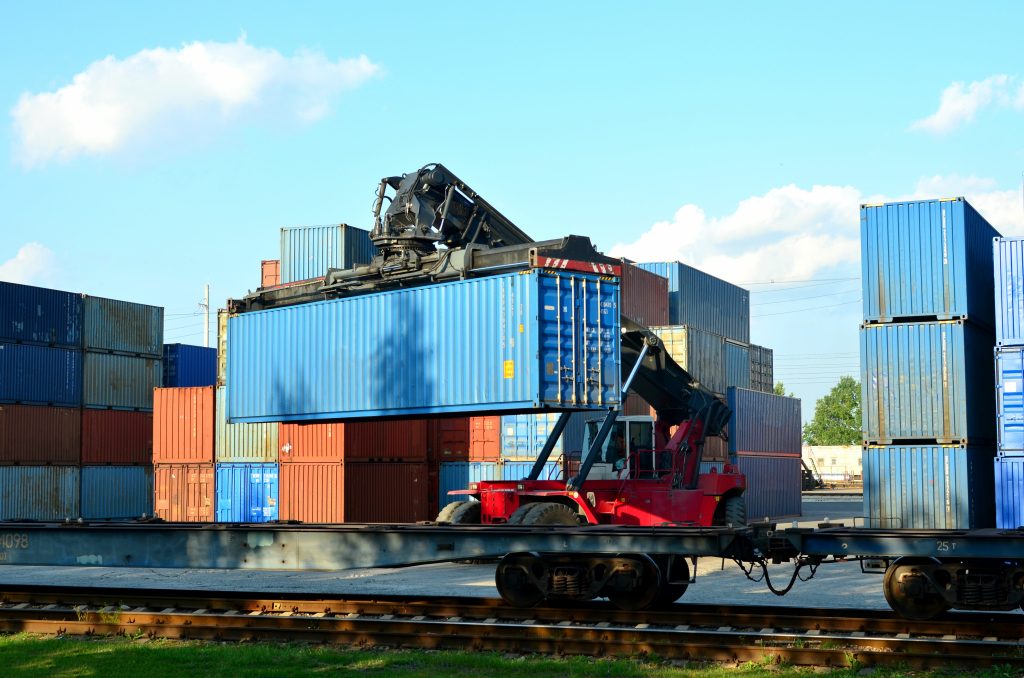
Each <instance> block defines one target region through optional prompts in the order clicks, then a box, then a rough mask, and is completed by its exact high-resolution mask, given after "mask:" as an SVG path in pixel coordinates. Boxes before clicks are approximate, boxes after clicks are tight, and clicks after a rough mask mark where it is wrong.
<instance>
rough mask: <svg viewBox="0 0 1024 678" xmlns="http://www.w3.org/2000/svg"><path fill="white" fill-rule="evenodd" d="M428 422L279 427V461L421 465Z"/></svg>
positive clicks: (312, 424) (405, 420)
mask: <svg viewBox="0 0 1024 678" xmlns="http://www.w3.org/2000/svg"><path fill="white" fill-rule="evenodd" d="M427 431H428V426H427V420H426V419H402V420H395V421H365V422H364V421H360V422H348V423H345V424H341V423H326V424H324V423H306V424H294V423H291V424H288V423H282V424H281V428H280V432H279V434H278V440H279V443H280V446H281V450H280V452H281V454H280V457H279V458H280V460H281V461H282V462H286V463H316V462H339V461H347V460H352V459H361V460H368V459H394V460H401V461H422V460H424V459H426V458H427V443H428V440H427Z"/></svg>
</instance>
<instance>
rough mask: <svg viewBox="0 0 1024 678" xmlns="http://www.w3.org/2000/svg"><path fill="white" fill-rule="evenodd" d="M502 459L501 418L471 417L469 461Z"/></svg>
mask: <svg viewBox="0 0 1024 678" xmlns="http://www.w3.org/2000/svg"><path fill="white" fill-rule="evenodd" d="M499 458H501V417H470V422H469V460H470V461H497V460H498V459H499Z"/></svg>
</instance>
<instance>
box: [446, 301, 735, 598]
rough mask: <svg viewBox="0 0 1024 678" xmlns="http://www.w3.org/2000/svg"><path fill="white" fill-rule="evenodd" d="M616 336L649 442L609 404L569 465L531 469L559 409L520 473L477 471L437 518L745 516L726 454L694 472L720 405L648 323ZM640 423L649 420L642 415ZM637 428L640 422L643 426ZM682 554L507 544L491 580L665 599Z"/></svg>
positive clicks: (520, 592) (584, 520)
mask: <svg viewBox="0 0 1024 678" xmlns="http://www.w3.org/2000/svg"><path fill="white" fill-rule="evenodd" d="M623 324H624V326H625V329H624V331H623V332H622V335H621V350H622V372H623V375H624V386H623V397H625V394H626V393H627V392H629V391H632V392H634V393H637V394H639V395H640V397H642V398H643V399H644V400H646V401H647V402H648V403H650V404H651V406H652V407H653V408H654V410H655V412H656V415H657V416H656V418H655V421H654V436H653V439H654V449H643V443H642V442H641V441H643V440H644V439H645V438H646V439H647V440H650V437H649V436H645V435H644V433H645V432H644V427H643V424H641V423H640V422H635V421H630V420H626V421H623V420H619V419H618V410H614V409H612V410H609V411H608V413H607V415H606V416H605V418H604V420H603V421H602V422H601V424H600V426H599V427H598V426H597V425H594V424H592V425H591V426H590V427H589V430H588V435H587V436H586V438H585V444H584V448H585V449H584V452H585V454H584V456H583V457H582V459H581V461H580V466H579V471H578V473H576V475H574V476H572V477H570V478H568V479H567V480H565V481H561V480H538V478H539V476H540V474H541V472H542V469H543V468H544V466H545V464H546V463H547V461H548V458H549V457H550V456H551V452H552V450H553V449H554V447H555V444H556V443H557V441H558V439H559V437H560V436H561V434H562V431H563V430H564V429H565V426H566V424H567V423H568V420H569V416H570V414H569V413H563V414H562V415H561V417H560V418H559V420H558V422H557V423H556V424H555V427H554V428H553V429H552V431H551V434H550V436H549V437H548V440H547V441H546V443H545V445H544V448H543V449H542V450H541V452H540V455H539V456H538V458H537V460H536V463H535V464H534V466H533V469H532V471H531V473H530V475H529V477H528V478H524V479H523V480H519V481H488V482H479V483H474V484H472V485H470V487H469V489H468V490H463V491H461V492H456V493H453V494H461V495H463V496H464V497H465V498H464V499H463V500H460V501H456V502H453V503H450V504H448V505H447V506H445V507H444V509H443V510H442V511H441V513H440V514H439V515H438V518H437V520H438V522H440V523H450V524H481V523H482V524H492V525H493V524H504V525H523V526H553V525H568V526H578V525H632V526H669V525H680V526H689V527H693V526H702V527H712V526H722V527H728V526H733V527H741V526H743V525H744V524H745V523H746V508H745V504H744V499H743V491H744V489H745V488H746V481H745V479H744V477H743V475H742V474H741V473H740V472H739V470H738V469H737V468H736V467H735V466H733V465H732V464H725V466H724V468H723V470H722V471H721V472H712V473H704V474H702V473H700V465H701V464H700V463H701V453H702V450H703V447H704V440H705V438H707V437H708V436H724V432H723V429H724V427H725V425H726V424H727V423H728V421H729V417H730V416H731V414H732V413H731V411H730V410H729V408H728V406H726V405H725V403H724V402H722V400H721V399H720V398H718V397H716V396H715V395H714V394H713V393H711V392H710V391H708V390H707V389H706V388H704V387H703V386H701V385H700V384H699V383H698V382H697V381H696V380H695V379H694V378H693V377H692V376H691V375H690V374H689V373H688V372H687V371H686V370H684V369H683V368H682V367H680V366H679V365H678V364H677V363H676V362H675V361H673V360H672V358H671V356H669V355H668V352H667V351H666V350H665V349H664V346H663V345H662V343H661V341H660V340H659V339H658V337H657V335H655V334H654V333H653V332H651V331H649V330H647V329H645V328H642V327H638V326H636V325H633V324H631V323H628V322H627V321H626V320H625V319H623ZM647 426H650V424H649V423H648V424H647ZM648 431H649V429H648ZM687 557H688V556H687V554H685V553H671V554H619V555H617V556H614V557H609V556H607V555H596V554H595V555H593V556H588V555H587V554H571V555H568V554H557V553H510V554H507V555H506V556H505V557H504V558H503V559H502V560H501V562H500V563H499V565H498V568H497V574H496V583H497V587H498V591H499V593H501V596H502V598H504V599H505V600H506V601H507V602H509V603H511V604H513V605H517V606H520V607H529V606H532V605H535V604H537V603H538V602H540V601H541V600H543V599H545V598H573V599H581V600H586V599H590V598H595V597H608V598H609V599H611V600H612V602H613V603H615V604H616V605H617V606H619V607H621V608H623V609H630V610H635V609H644V608H647V607H652V606H656V605H660V604H666V603H671V602H674V601H675V600H677V599H678V598H679V597H680V596H681V595H682V594H683V593H684V592H685V591H686V587H687V584H689V583H690V568H689V566H688V564H687Z"/></svg>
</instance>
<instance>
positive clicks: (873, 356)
mask: <svg viewBox="0 0 1024 678" xmlns="http://www.w3.org/2000/svg"><path fill="white" fill-rule="evenodd" d="M997 235H998V234H997V233H996V231H995V229H993V228H992V226H991V225H990V224H989V223H988V222H986V221H985V219H984V218H982V217H981V215H980V214H978V212H977V211H975V210H974V208H973V207H971V205H970V204H969V203H967V201H966V200H964V199H963V198H956V199H952V200H921V201H912V202H899V203H888V204H884V205H864V206H862V207H861V262H862V263H861V265H862V276H861V277H862V284H863V287H864V289H863V295H864V325H863V326H862V328H861V331H860V339H861V371H862V374H861V406H862V411H863V432H864V443H865V446H864V451H863V462H862V467H863V477H864V511H865V514H866V518H867V524H868V526H870V527H885V528H887V527H908V528H946V529H966V528H979V527H991V525H992V522H993V515H992V513H993V512H992V503H993V483H992V482H989V481H990V476H989V474H988V473H982V472H981V471H980V469H982V468H986V467H988V463H989V462H990V461H991V459H992V457H993V452H994V447H993V443H994V442H995V427H994V426H993V421H994V417H993V414H992V397H991V393H992V387H993V383H992V369H991V362H990V359H991V355H992V347H993V345H994V343H995V337H994V335H993V328H994V324H995V323H994V316H993V311H992V308H993V305H992V287H991V284H992V280H993V276H992V273H991V270H990V267H991V266H992V256H991V249H990V248H991V244H992V239H993V237H995V236H997Z"/></svg>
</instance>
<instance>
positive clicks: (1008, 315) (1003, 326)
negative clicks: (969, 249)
mask: <svg viewBox="0 0 1024 678" xmlns="http://www.w3.org/2000/svg"><path fill="white" fill-rule="evenodd" d="M992 258H993V265H994V269H995V286H996V287H995V299H996V305H995V313H996V343H997V344H999V345H1004V346H1018V345H1021V344H1024V238H994V239H993V243H992Z"/></svg>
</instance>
